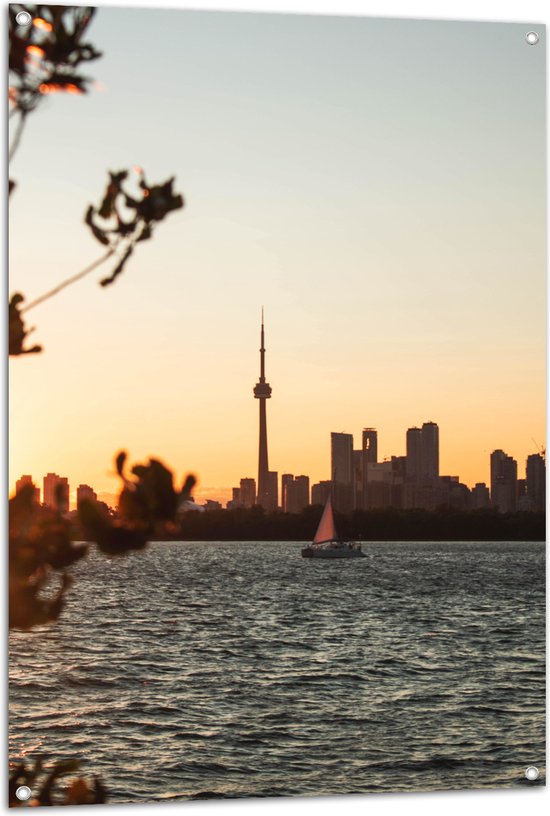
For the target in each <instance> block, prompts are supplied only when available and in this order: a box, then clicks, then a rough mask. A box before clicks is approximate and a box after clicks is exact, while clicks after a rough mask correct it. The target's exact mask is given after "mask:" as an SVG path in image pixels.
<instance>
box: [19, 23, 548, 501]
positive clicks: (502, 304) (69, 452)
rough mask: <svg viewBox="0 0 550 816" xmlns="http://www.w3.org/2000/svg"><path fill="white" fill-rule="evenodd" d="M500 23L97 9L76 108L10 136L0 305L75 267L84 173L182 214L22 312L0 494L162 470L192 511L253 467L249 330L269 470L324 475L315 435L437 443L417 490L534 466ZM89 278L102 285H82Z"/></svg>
mask: <svg viewBox="0 0 550 816" xmlns="http://www.w3.org/2000/svg"><path fill="white" fill-rule="evenodd" d="M537 31H538V33H539V35H540V41H539V43H538V45H537V46H529V45H527V43H526V42H525V26H523V25H520V24H481V23H448V22H426V21H399V20H391V21H390V20H380V19H372V18H370V19H369V18H349V17H346V18H338V17H321V16H318V17H312V16H303V17H302V16H299V15H276V14H250V13H249V14H246V13H215V12H185V11H181V10H170V11H168V10H165V11H159V10H154V11H153V10H143V9H107V8H102V9H100V10H99V12H98V14H97V17H96V19H95V20H94V22H93V24H92V26H91V28H90V39H91V40H92V41H93V42H94V44H95V45H96V46H97V47H98V48H99V49H100V50H102V51H103V52H104V56H103V57H102V59H100V60H98V61H96V62H93V63H90V64H89V65H88V66H86V67H87V73H88V74H90V75H91V76H93V77H94V79H95V80H97V83H98V85H99V87H98V88H97V89H94V90H92V92H91V94H89V95H87V96H83V97H76V96H73V95H71V96H67V97H63V96H61V95H56V96H55V97H49V98H48V99H46V100H45V101H44V103H43V105H42V106H41V108H40V109H39V110H38V111H37V112H36V113H34V114H32V116H30V117H29V121H28V124H27V127H26V130H25V133H24V135H23V140H22V143H21V147H20V149H19V151H18V152H17V155H16V157H15V159H14V162H13V166H12V169H11V176H12V177H13V178H15V179H16V180H17V183H18V187H17V190H16V192H15V193H14V195H13V198H12V204H11V213H10V236H9V237H10V291H11V292H14V291H21V292H23V293H24V294H25V295H26V296H27V297H28V299H33V298H34V297H36V296H38V295H39V294H41V293H42V292H43V291H45V290H47V289H49V288H50V287H51V286H52V285H54V284H55V283H57V282H58V281H59V280H61V279H63V278H65V277H67V276H69V275H71V274H74V273H75V272H77V271H78V270H80V269H82V268H83V267H84V266H86V265H87V264H88V263H90V262H91V261H93V260H94V259H95V258H96V257H98V256H99V255H100V254H101V252H102V247H101V246H100V245H99V244H97V242H95V241H94V239H93V238H92V237H91V236H90V235H89V234H88V232H87V230H86V228H85V226H84V225H83V220H82V219H83V215H84V212H85V209H86V207H87V205H88V204H89V203H98V202H99V200H100V198H101V194H102V192H103V188H104V184H105V178H106V171H107V170H108V169H111V170H118V169H121V168H124V167H132V166H133V165H140V166H142V167H143V168H144V169H145V171H146V174H147V178H148V179H149V181H151V182H158V181H163V180H165V179H166V178H167V177H169V176H172V175H175V176H176V189H177V190H178V191H179V192H182V193H183V195H184V197H185V199H186V208H185V209H184V210H180V211H178V212H177V213H174V214H172V215H170V216H169V217H168V219H167V220H166V221H165V222H162V223H161V224H160V225H159V227H158V229H157V231H156V234H155V236H154V238H153V240H152V241H150V242H147V243H145V244H143V245H141V246H140V247H139V251H138V252H136V254H135V257H134V258H132V260H131V262H130V263H129V264H128V267H127V269H126V271H125V273H124V274H123V275H122V276H121V277H120V278H119V279H118V280H117V282H116V284H115V285H114V286H112V287H109V288H108V289H102V288H101V287H99V286H98V285H97V280H98V279H99V278H100V277H102V274H101V273H98V274H96V275H95V276H93V275H92V276H90V277H89V278H87V279H85V280H84V281H82V282H81V283H79V284H77V285H75V286H74V287H72V288H71V289H67V290H66V291H64V292H63V293H61V294H60V295H58V296H57V297H56V298H54V299H52V300H50V301H48V302H47V303H44V304H42V305H41V306H39V307H37V309H36V310H35V311H32V312H30V313H29V315H28V317H29V322H30V323H31V324H32V325H35V326H36V331H35V333H34V334H33V342H40V343H42V344H43V346H44V349H45V350H44V352H43V354H41V355H36V356H29V357H28V358H15V359H12V360H11V362H10V489H13V484H14V482H15V479H17V478H18V477H19V476H20V475H21V474H22V473H30V474H32V475H33V476H34V477H35V479H36V481H37V483H38V484H40V485H41V482H42V477H43V475H44V474H45V473H46V472H48V471H55V472H57V473H59V474H61V475H66V476H68V477H69V481H70V483H71V486H72V487H73V490H74V488H76V485H77V484H79V483H81V482H85V483H88V484H91V485H93V486H94V488H95V489H96V490H98V491H100V492H103V493H109V492H114V491H115V489H116V486H117V482H116V479H115V478H114V476H113V466H112V462H113V457H114V455H115V454H116V452H117V451H119V450H121V449H125V450H127V451H128V453H129V456H130V460H131V461H142V460H144V459H145V458H147V457H149V456H156V457H158V458H160V459H162V460H163V461H164V462H165V463H166V464H167V465H168V466H170V467H171V468H172V469H173V470H174V471H175V473H176V474H177V479H178V480H181V479H182V477H183V474H184V473H187V472H194V473H196V474H197V475H198V477H199V489H200V491H201V492H200V493H199V494H198V495H200V496H206V495H211V496H213V497H214V496H216V495H220V496H221V495H224V496H225V493H224V492H223V491H221V490H220V489H221V488H226V489H227V488H230V487H231V486H232V485H236V484H238V482H239V479H240V478H241V477H243V476H255V475H256V471H257V453H258V451H257V445H258V404H257V401H255V400H254V399H253V395H252V388H253V386H254V384H255V382H256V381H257V378H258V373H259V354H258V348H259V328H260V326H259V322H260V310H261V306H262V305H264V307H265V313H266V345H267V378H268V380H269V382H270V383H271V386H272V388H273V397H272V399H271V400H270V402H269V403H268V433H269V455H270V468H271V469H273V470H278V471H279V473H283V472H290V473H295V474H300V473H305V474H308V475H309V476H310V478H311V480H312V482H315V481H318V480H320V479H327V478H329V477H330V461H329V457H330V432H331V431H346V432H349V433H353V434H354V435H355V439H356V443H357V446H359V440H360V432H361V429H362V428H363V427H365V426H371V427H376V428H377V429H378V438H379V455H380V458H384V457H389V456H391V455H392V454H393V455H403V454H404V453H405V433H406V429H407V428H408V427H410V426H413V425H419V424H422V422H425V421H430V420H431V421H434V422H437V423H438V425H439V428H440V470H441V473H445V474H450V475H459V476H460V478H461V480H462V481H464V482H466V483H467V484H469V485H473V484H474V483H475V482H476V481H486V482H487V481H488V480H489V455H490V453H491V451H492V450H494V449H495V448H503V449H504V450H505V451H506V452H507V453H508V454H510V455H512V456H514V458H516V459H517V460H518V462H519V475H520V476H522V475H523V472H524V465H525V459H526V457H527V455H528V454H530V453H533V452H536V450H537V445H540V446H544V445H545V328H546V327H545V263H546V260H545V252H546V245H545V240H546V239H545V220H546V214H545V131H544V127H545V87H544V73H545V69H544V61H545V32H544V28H543V27H542V26H539V27H538V28H537ZM105 271H108V269H106V270H105Z"/></svg>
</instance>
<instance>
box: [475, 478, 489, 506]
mask: <svg viewBox="0 0 550 816" xmlns="http://www.w3.org/2000/svg"><path fill="white" fill-rule="evenodd" d="M490 506H491V496H490V494H489V488H488V487H487V485H486V484H485V482H476V485H475V487H474V488H472V510H487V509H488V508H489V507H490Z"/></svg>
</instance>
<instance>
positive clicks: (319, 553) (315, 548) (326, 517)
mask: <svg viewBox="0 0 550 816" xmlns="http://www.w3.org/2000/svg"><path fill="white" fill-rule="evenodd" d="M364 557H365V553H364V552H363V551H362V550H361V544H358V543H357V542H354V541H349V542H348V541H342V540H341V539H339V538H338V533H337V531H336V524H335V523H334V513H333V511H332V501H331V499H330V496H329V497H328V499H327V503H326V504H325V509H324V510H323V515H322V516H321V521H320V522H319V526H318V527H317V532H316V533H315V538H314V539H313V542H312V543H311V544H309V545H308V546H307V547H304V549H303V550H302V558H364Z"/></svg>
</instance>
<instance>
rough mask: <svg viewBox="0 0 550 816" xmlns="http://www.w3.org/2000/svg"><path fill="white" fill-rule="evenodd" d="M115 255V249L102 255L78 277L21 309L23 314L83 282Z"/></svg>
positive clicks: (63, 283) (66, 281)
mask: <svg viewBox="0 0 550 816" xmlns="http://www.w3.org/2000/svg"><path fill="white" fill-rule="evenodd" d="M114 253H115V249H114V248H113V249H110V250H109V251H108V252H106V253H105V255H102V256H101V258H98V259H97V261H94V262H93V263H91V264H90V265H89V266H87V267H86V268H85V269H83V270H82V271H81V272H78V273H77V274H76V275H73V276H72V277H70V278H67V279H66V280H64V281H61V283H60V284H58V285H57V286H56V287H54V288H53V289H50V291H49V292H45V294H43V295H40V297H38V298H36V300H33V301H31V302H30V303H29V304H28V305H27V306H25V308H24V309H21V313H23V312H28V311H29V309H34V307H35V306H38V304H39V303H43V302H44V301H45V300H48V299H49V298H51V297H53V296H54V295H57V293H58V292H61V290H62V289H65V288H66V287H67V286H70V285H71V284H72V283H76V282H77V281H79V280H81V279H82V278H84V277H85V276H86V275H88V274H89V273H90V272H93V271H94V269H97V267H98V266H101V264H102V263H104V262H105V261H106V260H107V259H108V258H110V257H111V256H112V255H114Z"/></svg>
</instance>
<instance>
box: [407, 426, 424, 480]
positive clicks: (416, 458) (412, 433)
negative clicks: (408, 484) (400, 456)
mask: <svg viewBox="0 0 550 816" xmlns="http://www.w3.org/2000/svg"><path fill="white" fill-rule="evenodd" d="M406 471H407V478H408V479H410V480H411V481H414V482H419V481H420V479H421V477H422V429H421V428H409V429H408V431H407V464H406Z"/></svg>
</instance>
